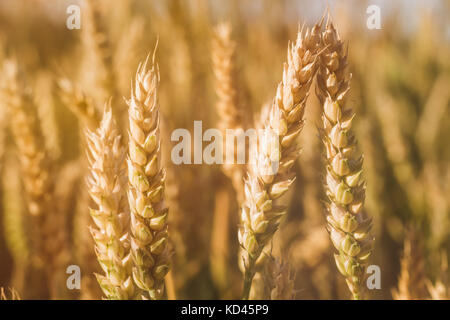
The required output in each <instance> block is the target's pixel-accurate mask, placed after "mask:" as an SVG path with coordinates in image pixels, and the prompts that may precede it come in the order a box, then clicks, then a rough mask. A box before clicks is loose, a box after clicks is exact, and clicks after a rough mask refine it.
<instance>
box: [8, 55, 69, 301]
mask: <svg viewBox="0 0 450 320" xmlns="http://www.w3.org/2000/svg"><path fill="white" fill-rule="evenodd" d="M3 74H4V75H5V79H6V80H7V81H6V86H5V87H3V86H2V97H3V100H4V103H5V104H6V105H7V106H8V107H9V108H10V114H11V121H12V124H11V129H12V133H13V138H14V140H15V143H16V145H17V148H18V150H19V157H20V164H21V169H22V172H23V182H24V187H25V191H26V196H27V205H28V211H29V214H30V216H31V219H32V222H33V226H34V227H35V228H36V229H35V231H36V232H35V233H36V234H35V236H36V237H35V239H34V241H33V245H34V246H35V250H36V253H37V257H38V258H39V260H40V261H41V263H42V264H44V263H45V271H46V276H47V280H48V282H49V285H50V291H51V296H52V297H53V298H57V297H60V296H61V292H60V291H58V290H59V288H61V285H60V284H61V281H63V280H62V279H63V277H64V276H65V268H66V262H67V258H68V256H67V253H68V241H67V240H68V239H67V238H66V226H65V217H64V216H63V215H61V214H59V212H57V210H56V203H55V199H54V186H53V182H52V181H53V180H52V175H51V170H50V161H49V157H48V155H47V154H46V151H45V143H44V141H43V136H42V132H41V129H40V124H39V120H38V116H37V110H36V106H35V105H34V103H33V101H32V98H31V96H30V94H29V92H28V91H27V89H26V88H25V85H24V83H23V81H22V79H21V77H19V72H18V67H17V63H16V62H15V61H13V60H8V61H5V63H4V70H3Z"/></svg>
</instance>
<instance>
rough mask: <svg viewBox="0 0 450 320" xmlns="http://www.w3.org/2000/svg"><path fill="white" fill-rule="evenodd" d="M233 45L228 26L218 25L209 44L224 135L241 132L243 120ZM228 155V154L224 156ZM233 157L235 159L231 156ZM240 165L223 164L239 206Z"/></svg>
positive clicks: (228, 146) (242, 191)
mask: <svg viewBox="0 0 450 320" xmlns="http://www.w3.org/2000/svg"><path fill="white" fill-rule="evenodd" d="M235 47H236V44H235V42H234V41H233V40H232V39H231V24H230V23H221V24H219V25H218V26H217V27H216V28H215V29H214V38H213V43H212V62H213V70H214V75H215V80H216V81H215V88H216V94H217V98H218V99H217V102H216V109H217V113H218V115H219V123H218V125H219V128H220V130H221V131H222V132H223V134H225V133H226V130H227V129H244V128H243V123H242V117H241V115H240V112H239V110H238V106H237V92H236V88H235V86H236V79H235V75H234V73H235V70H234V68H235V61H234V51H235ZM226 148H227V149H231V150H226V152H228V151H229V152H230V153H233V154H235V153H236V152H235V148H234V144H232V145H229V144H227V145H226ZM226 154H228V153H226ZM233 158H234V157H233ZM243 169H244V167H243V166H242V165H236V164H224V165H222V171H223V173H224V174H225V175H226V176H227V177H228V178H229V179H230V180H231V183H232V184H233V188H234V189H235V191H236V195H237V199H238V203H239V205H241V204H242V201H243V198H244V188H243V183H242V181H243V174H244V172H243Z"/></svg>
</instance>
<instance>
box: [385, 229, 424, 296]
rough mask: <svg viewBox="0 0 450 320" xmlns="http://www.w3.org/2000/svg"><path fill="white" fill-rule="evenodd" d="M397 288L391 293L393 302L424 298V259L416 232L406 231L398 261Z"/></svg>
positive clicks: (412, 230) (413, 230)
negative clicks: (400, 256) (401, 253)
mask: <svg viewBox="0 0 450 320" xmlns="http://www.w3.org/2000/svg"><path fill="white" fill-rule="evenodd" d="M400 266H401V269H400V277H399V278H398V287H397V289H395V290H393V291H392V296H393V298H394V299H395V300H414V299H424V298H425V297H426V276H425V259H424V256H423V248H422V242H421V240H420V236H419V234H418V232H417V230H415V229H413V228H410V229H409V230H407V233H406V238H405V242H404V246H403V255H402V258H401V261H400Z"/></svg>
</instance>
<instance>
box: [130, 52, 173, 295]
mask: <svg viewBox="0 0 450 320" xmlns="http://www.w3.org/2000/svg"><path fill="white" fill-rule="evenodd" d="M147 63H148V58H147V61H145V63H144V64H141V65H139V67H138V70H137V73H136V79H135V85H134V88H132V90H131V99H130V100H129V101H127V103H128V106H129V110H128V114H129V121H130V129H129V153H128V160H127V161H128V178H129V192H128V201H129V204H130V210H131V233H132V234H131V251H132V255H133V261H134V267H133V279H134V281H135V283H136V285H137V286H138V287H139V288H140V289H142V290H144V291H146V292H147V293H148V296H149V298H150V299H160V298H161V297H162V295H163V293H164V277H165V275H166V274H167V272H168V271H169V260H170V256H169V248H168V245H167V244H168V230H167V215H168V209H167V207H166V205H165V202H164V182H165V170H164V169H163V168H162V167H161V149H160V128H159V102H158V85H159V70H158V66H157V65H155V63H154V56H153V62H152V66H151V68H150V69H149V70H148V69H147ZM143 298H147V297H146V296H143Z"/></svg>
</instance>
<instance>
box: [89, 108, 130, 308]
mask: <svg viewBox="0 0 450 320" xmlns="http://www.w3.org/2000/svg"><path fill="white" fill-rule="evenodd" d="M86 141H87V155H88V160H89V169H90V175H89V177H88V179H87V185H88V189H89V193H90V195H91V198H92V199H93V200H94V202H95V203H96V205H97V206H96V208H91V209H90V214H91V217H92V220H93V221H94V223H95V227H93V228H91V234H92V237H93V238H94V240H95V252H96V254H97V258H98V261H99V263H100V266H101V267H102V269H103V271H104V274H103V275H100V274H96V277H97V280H98V283H99V284H100V287H101V288H102V290H103V293H104V294H105V296H106V297H107V298H108V299H120V300H126V299H133V298H135V297H136V296H137V294H138V290H136V288H135V286H134V283H133V280H132V279H131V253H130V244H129V236H128V226H129V223H130V216H129V210H128V205H127V202H126V192H125V186H126V174H125V173H126V166H125V155H126V152H125V148H124V147H123V146H122V142H121V136H120V135H119V131H118V128H117V125H116V122H115V120H114V119H113V115H112V111H111V106H110V104H109V103H108V104H106V105H105V111H104V114H103V119H102V121H101V123H100V127H99V128H98V129H97V130H95V131H87V133H86Z"/></svg>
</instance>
